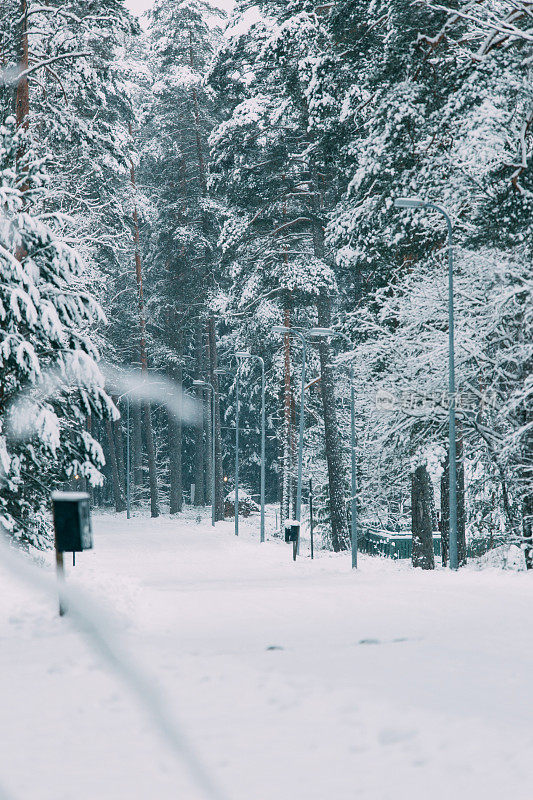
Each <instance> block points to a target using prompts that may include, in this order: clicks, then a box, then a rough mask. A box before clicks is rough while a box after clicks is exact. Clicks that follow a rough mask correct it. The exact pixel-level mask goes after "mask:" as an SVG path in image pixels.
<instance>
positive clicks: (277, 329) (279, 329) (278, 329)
mask: <svg viewBox="0 0 533 800" xmlns="http://www.w3.org/2000/svg"><path fill="white" fill-rule="evenodd" d="M272 332H273V333H282V334H283V335H284V336H291V335H292V336H298V338H299V339H300V341H301V342H302V392H301V398H300V438H299V443H298V486H297V489H296V519H297V520H298V522H301V518H302V515H301V511H302V466H303V449H304V418H305V402H304V400H305V359H306V351H307V341H306V339H305V336H304V334H303V333H300V331H297V330H296V329H295V328H287V327H286V326H285V325H275V326H274V327H273V328H272Z"/></svg>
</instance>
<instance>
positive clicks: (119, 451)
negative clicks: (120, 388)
mask: <svg viewBox="0 0 533 800" xmlns="http://www.w3.org/2000/svg"><path fill="white" fill-rule="evenodd" d="M113 402H114V403H115V405H117V403H118V400H117V398H116V397H114V398H113ZM113 432H114V435H115V454H116V458H117V472H118V479H119V482H120V488H121V492H122V494H124V493H125V491H126V469H125V465H124V440H123V436H122V419H117V420H116V421H115V422H113Z"/></svg>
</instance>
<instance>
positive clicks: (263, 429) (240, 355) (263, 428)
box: [235, 352, 266, 542]
mask: <svg viewBox="0 0 533 800" xmlns="http://www.w3.org/2000/svg"><path fill="white" fill-rule="evenodd" d="M235 357H236V358H237V359H240V358H251V359H255V360H256V361H259V363H260V365H261V537H260V541H261V542H264V541H265V439H266V418H265V362H264V361H263V359H262V358H261V356H256V355H252V353H246V352H239V353H235Z"/></svg>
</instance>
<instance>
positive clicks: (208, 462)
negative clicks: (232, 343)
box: [203, 326, 214, 505]
mask: <svg viewBox="0 0 533 800" xmlns="http://www.w3.org/2000/svg"><path fill="white" fill-rule="evenodd" d="M203 352H204V365H203V374H204V376H205V377H207V375H209V363H210V360H211V359H210V354H209V326H207V327H206V339H205V348H204V351H203ZM204 397H205V403H204V463H205V484H204V495H205V502H206V504H208V505H211V503H212V502H213V498H212V497H211V495H212V493H213V474H212V470H213V468H214V465H213V419H212V416H213V403H212V397H211V391H210V390H206V391H205V392H204Z"/></svg>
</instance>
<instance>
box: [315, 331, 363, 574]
mask: <svg viewBox="0 0 533 800" xmlns="http://www.w3.org/2000/svg"><path fill="white" fill-rule="evenodd" d="M307 335H308V336H311V337H320V336H329V337H334V336H336V337H338V338H339V339H344V341H345V342H346V343H347V344H348V345H350V347H351V344H352V343H351V342H350V340H349V338H348V337H347V336H346V334H344V333H340V332H339V331H336V330H333V328H311V330H310V331H308V333H307ZM350 449H351V455H352V458H351V467H352V476H351V507H350V510H351V523H352V524H351V548H352V569H357V551H358V531H357V462H356V457H355V386H354V369H353V364H350Z"/></svg>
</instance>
